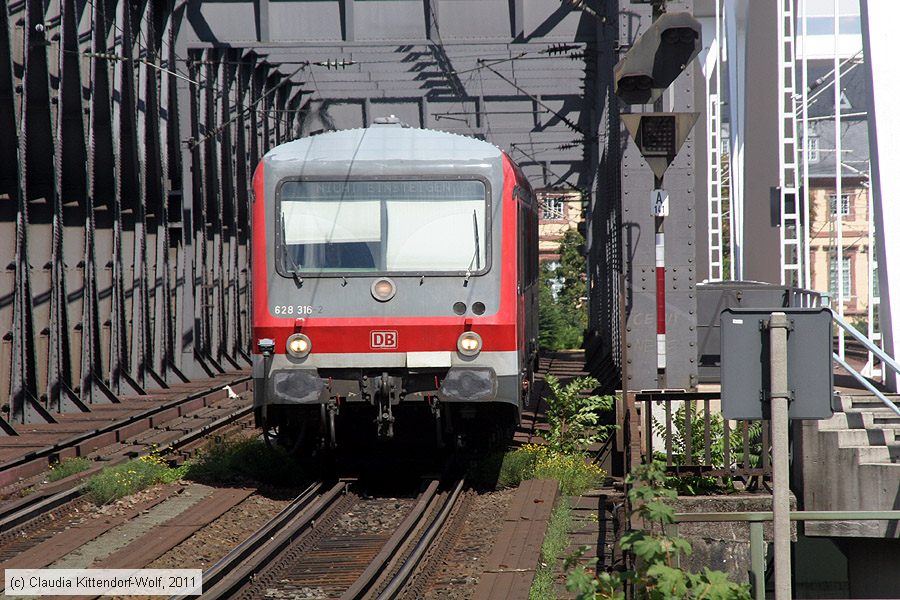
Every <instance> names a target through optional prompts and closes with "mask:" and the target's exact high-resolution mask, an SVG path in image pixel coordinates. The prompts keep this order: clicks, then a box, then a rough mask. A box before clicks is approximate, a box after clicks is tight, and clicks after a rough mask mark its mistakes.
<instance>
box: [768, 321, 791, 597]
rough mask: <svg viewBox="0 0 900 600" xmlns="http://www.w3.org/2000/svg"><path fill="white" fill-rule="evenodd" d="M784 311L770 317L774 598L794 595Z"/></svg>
mask: <svg viewBox="0 0 900 600" xmlns="http://www.w3.org/2000/svg"><path fill="white" fill-rule="evenodd" d="M789 327H790V321H788V318H787V315H785V314H784V313H783V312H774V313H772V315H771V316H770V317H769V374H770V379H769V381H770V383H769V399H770V400H771V403H772V412H771V415H770V419H771V422H772V471H773V479H774V481H773V483H774V486H775V489H774V490H773V492H772V513H773V516H774V529H775V600H790V598H791V521H790V511H791V505H790V493H791V491H790V473H789V468H788V425H789V421H788V402H789V400H790V392H789V391H788V380H787V335H788V328H789Z"/></svg>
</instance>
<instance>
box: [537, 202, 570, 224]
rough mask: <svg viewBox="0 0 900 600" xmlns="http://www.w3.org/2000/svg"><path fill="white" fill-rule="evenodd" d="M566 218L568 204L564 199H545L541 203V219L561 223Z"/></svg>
mask: <svg viewBox="0 0 900 600" xmlns="http://www.w3.org/2000/svg"><path fill="white" fill-rule="evenodd" d="M565 218H566V203H565V200H564V199H563V198H551V197H548V196H545V197H544V200H543V202H541V219H543V220H545V221H561V220H563V219H565Z"/></svg>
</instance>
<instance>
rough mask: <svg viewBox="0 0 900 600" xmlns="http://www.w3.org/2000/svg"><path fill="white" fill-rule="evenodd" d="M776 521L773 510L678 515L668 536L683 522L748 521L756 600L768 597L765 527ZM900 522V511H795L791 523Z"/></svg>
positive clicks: (668, 527) (754, 596) (751, 579)
mask: <svg viewBox="0 0 900 600" xmlns="http://www.w3.org/2000/svg"><path fill="white" fill-rule="evenodd" d="M771 520H772V512H771V511H759V512H708V513H676V514H675V523H674V524H672V525H669V526H667V528H666V533H667V534H668V535H677V534H678V524H679V523H722V522H745V523H749V524H750V584H751V586H752V587H753V598H754V600H764V598H765V597H766V584H765V573H766V542H765V538H764V535H763V534H764V531H763V526H764V524H765V523H766V522H768V521H771ZM895 520H897V521H900V510H849V511H839V510H817V511H803V510H793V511H791V521H895Z"/></svg>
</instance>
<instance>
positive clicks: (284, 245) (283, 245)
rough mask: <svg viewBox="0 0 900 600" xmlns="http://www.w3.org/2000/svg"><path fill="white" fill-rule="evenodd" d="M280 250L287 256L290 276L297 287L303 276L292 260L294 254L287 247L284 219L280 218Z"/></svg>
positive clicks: (301, 282)
mask: <svg viewBox="0 0 900 600" xmlns="http://www.w3.org/2000/svg"><path fill="white" fill-rule="evenodd" d="M281 252H282V253H283V254H284V256H286V257H287V260H288V263H290V264H289V265H288V266H289V267H290V268H291V276H293V278H294V283H296V284H297V286H298V287H299V286H302V285H303V277H301V276H300V273H299V271H300V267H298V266H297V263H296V262H294V255H293V254H292V253H291V251H290V250H288V247H287V236H286V235H285V233H284V219H282V220H281Z"/></svg>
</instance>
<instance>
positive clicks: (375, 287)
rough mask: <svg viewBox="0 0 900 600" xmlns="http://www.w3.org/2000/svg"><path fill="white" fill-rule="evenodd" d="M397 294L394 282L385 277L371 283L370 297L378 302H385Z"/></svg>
mask: <svg viewBox="0 0 900 600" xmlns="http://www.w3.org/2000/svg"><path fill="white" fill-rule="evenodd" d="M396 293H397V287H396V286H395V285H394V282H393V281H391V280H390V279H388V278H387V277H382V278H381V279H376V280H375V281H374V282H373V283H372V296H373V297H374V298H375V299H376V300H378V301H379V302H387V301H388V300H390V299H391V298H393V297H394V294H396Z"/></svg>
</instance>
